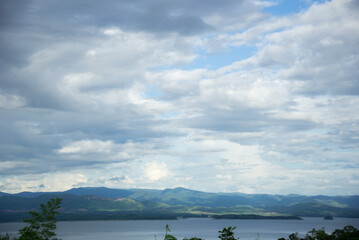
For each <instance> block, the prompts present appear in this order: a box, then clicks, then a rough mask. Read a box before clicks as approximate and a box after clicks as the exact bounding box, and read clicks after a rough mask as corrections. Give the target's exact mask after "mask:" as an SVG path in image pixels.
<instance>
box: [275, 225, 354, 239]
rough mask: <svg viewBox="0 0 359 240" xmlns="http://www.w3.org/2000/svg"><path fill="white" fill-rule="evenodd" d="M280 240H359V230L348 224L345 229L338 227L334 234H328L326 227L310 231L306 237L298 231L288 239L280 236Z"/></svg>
mask: <svg viewBox="0 0 359 240" xmlns="http://www.w3.org/2000/svg"><path fill="white" fill-rule="evenodd" d="M278 240H359V230H358V229H356V228H355V227H353V226H351V225H348V226H345V227H344V228H343V229H336V230H335V231H334V232H333V233H332V234H327V233H326V232H325V230H324V228H322V229H319V230H316V229H314V228H313V230H311V231H309V232H308V233H307V234H306V235H305V236H304V238H300V237H299V236H298V233H292V234H290V235H289V236H288V239H285V238H278Z"/></svg>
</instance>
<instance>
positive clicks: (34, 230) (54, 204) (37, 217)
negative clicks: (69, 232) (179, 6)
mask: <svg viewBox="0 0 359 240" xmlns="http://www.w3.org/2000/svg"><path fill="white" fill-rule="evenodd" d="M61 203H62V199H61V198H53V199H50V200H49V201H48V202H47V203H45V204H41V205H40V211H39V212H37V211H30V212H29V214H30V215H31V218H27V219H24V222H26V223H29V224H30V225H29V226H26V227H23V228H21V229H20V230H19V235H20V237H19V238H18V240H60V239H58V238H55V236H56V233H55V230H56V215H57V214H58V212H57V209H59V208H60V205H61Z"/></svg>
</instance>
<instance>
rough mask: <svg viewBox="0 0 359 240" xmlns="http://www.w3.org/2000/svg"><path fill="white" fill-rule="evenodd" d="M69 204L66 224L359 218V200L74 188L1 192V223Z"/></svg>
mask: <svg viewBox="0 0 359 240" xmlns="http://www.w3.org/2000/svg"><path fill="white" fill-rule="evenodd" d="M54 197H60V198H62V199H63V204H62V208H61V209H60V212H61V214H60V215H59V219H60V220H99V219H175V218H179V217H213V218H274V219H277V218H283V219H288V218H289V219H297V216H316V217H324V216H333V217H359V196H358V195H353V196H323V195H318V196H304V195H295V194H291V195H270V194H243V193H208V192H201V191H195V190H190V189H185V188H174V189H165V190H155V189H110V188H104V187H97V188H93V187H86V188H73V189H70V190H68V191H64V192H21V193H17V194H9V193H3V192H0V221H3V222H4V221H21V219H23V218H24V217H26V216H27V212H28V211H29V210H33V209H36V208H37V207H38V206H39V205H40V203H43V202H46V201H47V200H49V199H50V198H54Z"/></svg>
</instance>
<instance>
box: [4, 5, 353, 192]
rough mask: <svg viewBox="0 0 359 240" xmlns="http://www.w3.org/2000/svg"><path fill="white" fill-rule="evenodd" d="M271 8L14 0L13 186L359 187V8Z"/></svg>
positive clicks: (9, 118) (8, 110)
mask: <svg viewBox="0 0 359 240" xmlns="http://www.w3.org/2000/svg"><path fill="white" fill-rule="evenodd" d="M272 4H274V2H272V1H271V2H268V1H245V0H243V1H242V0H241V1H235V0H226V1H223V2H221V4H218V2H217V1H214V0H213V1H212V0H210V1H208V0H206V1H202V0H200V1H195V2H194V1H187V0H185V1H167V0H154V1H143V0H140V1H136V2H134V1H128V0H121V1H118V2H114V1H111V0H106V1H104V2H103V3H101V4H97V3H91V2H88V1H82V0H76V1H72V2H63V1H51V2H46V1H42V0H36V1H32V2H26V3H25V2H17V1H16V2H14V1H4V2H3V4H1V6H0V7H1V10H0V11H1V13H0V17H1V19H2V21H0V24H1V25H0V34H1V37H0V43H1V44H0V53H1V54H0V63H1V64H0V70H1V71H0V115H1V121H0V131H1V133H2V134H1V135H0V154H1V156H2V158H1V160H0V161H1V166H3V168H1V169H0V172H1V178H0V181H1V183H2V188H1V189H2V190H3V191H11V192H16V191H23V190H34V191H35V190H36V189H37V190H39V189H41V190H44V191H45V190H49V189H53V190H61V189H65V188H71V187H73V186H109V187H116V188H117V187H125V188H137V187H140V188H167V187H175V186H185V187H189V188H194V189H199V190H207V191H244V192H257V193H273V192H274V193H292V192H293V189H295V190H298V193H306V194H318V193H320V194H353V193H356V194H357V193H358V192H357V190H355V186H356V183H357V181H358V177H357V176H356V175H355V174H354V172H355V171H356V170H357V168H358V160H357V159H358V157H359V155H358V147H357V146H358V138H357V136H358V132H359V127H358V126H359V125H358V122H359V115H358V114H357V113H358V112H359V109H358V107H357V106H359V104H358V101H359V100H358V91H357V90H358V86H359V84H358V80H357V79H358V71H357V65H358V55H359V53H358V49H359V46H358V42H359V41H358V39H359V32H358V28H357V26H358V22H359V19H358V14H357V8H358V7H357V4H356V3H355V1H349V0H345V1H339V0H333V1H328V2H323V3H317V2H314V3H312V2H311V3H308V8H305V9H297V12H296V13H291V14H290V15H283V14H282V15H281V16H278V15H274V14H272V15H271V14H269V13H268V11H267V12H265V11H266V10H267V9H266V8H267V7H270V5H272ZM19 39H26V41H19ZM52 174H55V175H54V176H56V179H55V178H54V180H53V181H52V182H51V181H50V180H49V176H52ZM67 174H69V175H67ZM326 176H331V177H332V179H327V178H326ZM63 177H68V179H69V180H68V182H66V184H65V185H63V186H60V185H59V184H58V180H59V179H61V178H63ZM307 179H312V182H308V180H307ZM45 180H46V181H45ZM47 181H50V182H49V184H48V183H47ZM71 182H73V183H71ZM208 182H211V183H212V182H213V184H211V185H208ZM239 182H240V183H241V185H240V186H238V183H239ZM302 183H306V184H307V186H306V187H304V185H302ZM311 183H313V184H311ZM16 186H19V187H16ZM308 186H309V187H308ZM16 189H17V190H16Z"/></svg>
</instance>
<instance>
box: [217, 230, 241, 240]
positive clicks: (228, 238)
mask: <svg viewBox="0 0 359 240" xmlns="http://www.w3.org/2000/svg"><path fill="white" fill-rule="evenodd" d="M234 229H236V227H228V228H223V229H222V231H218V233H219V235H218V238H219V239H221V240H237V239H239V238H235V237H234V232H233V231H234Z"/></svg>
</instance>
